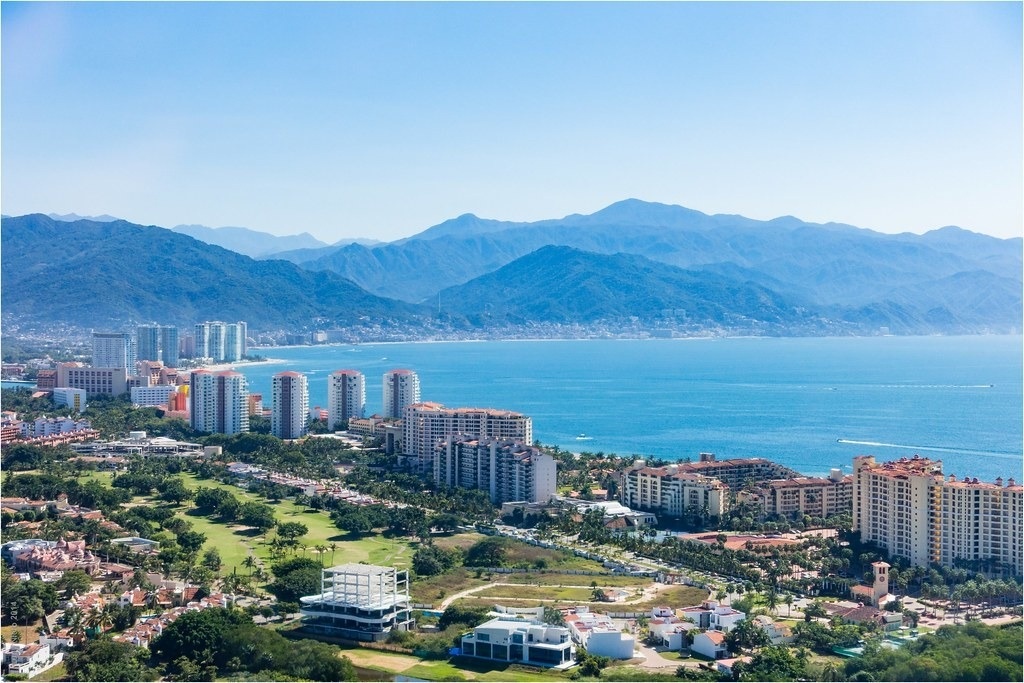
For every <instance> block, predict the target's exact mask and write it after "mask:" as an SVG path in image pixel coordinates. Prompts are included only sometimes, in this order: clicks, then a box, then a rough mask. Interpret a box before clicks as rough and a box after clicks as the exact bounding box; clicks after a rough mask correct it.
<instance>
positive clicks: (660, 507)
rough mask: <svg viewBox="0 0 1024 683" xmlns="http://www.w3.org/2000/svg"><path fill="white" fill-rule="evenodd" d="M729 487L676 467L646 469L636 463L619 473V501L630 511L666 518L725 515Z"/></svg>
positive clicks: (642, 464) (644, 466) (644, 464)
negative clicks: (648, 512)
mask: <svg viewBox="0 0 1024 683" xmlns="http://www.w3.org/2000/svg"><path fill="white" fill-rule="evenodd" d="M728 497H729V487H728V486H726V485H725V484H723V483H722V482H720V481H718V480H717V479H712V478H711V477H705V476H703V475H700V474H693V473H691V472H686V471H683V468H681V467H680V466H679V465H668V466H666V467H647V466H646V463H645V462H644V461H643V460H637V461H636V462H635V463H634V465H633V467H631V468H629V469H628V470H626V471H625V472H623V473H622V480H621V486H620V487H619V500H620V501H621V502H622V504H623V505H625V506H626V507H628V508H630V509H635V510H647V511H650V512H656V513H658V514H659V515H667V516H669V517H682V516H683V515H684V514H695V515H702V516H718V517H721V516H722V515H723V514H725V510H726V504H727V501H728Z"/></svg>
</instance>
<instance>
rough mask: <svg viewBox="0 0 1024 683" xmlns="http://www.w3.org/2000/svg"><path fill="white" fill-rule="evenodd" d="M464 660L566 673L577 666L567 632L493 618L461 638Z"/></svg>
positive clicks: (528, 621)
mask: <svg viewBox="0 0 1024 683" xmlns="http://www.w3.org/2000/svg"><path fill="white" fill-rule="evenodd" d="M460 652H461V653H462V654H463V655H465V656H467V657H476V658H478V659H490V660H494V661H498V662H505V663H510V662H516V663H520V664H527V665H530V666H543V667H551V668H560V669H565V668H568V667H570V666H572V665H573V664H575V662H576V648H575V646H574V645H573V642H572V637H571V636H570V633H569V629H568V628H566V627H565V626H553V625H551V624H545V623H543V622H540V621H536V620H526V619H510V618H508V617H495V618H494V619H491V620H490V621H486V622H484V623H483V624H480V625H479V626H477V627H476V628H474V629H473V631H472V632H471V633H467V634H465V635H464V636H462V639H461V641H460Z"/></svg>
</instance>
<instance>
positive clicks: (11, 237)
mask: <svg viewBox="0 0 1024 683" xmlns="http://www.w3.org/2000/svg"><path fill="white" fill-rule="evenodd" d="M0 245H2V249H3V258H4V280H3V289H2V291H0V303H2V308H3V316H4V320H5V322H6V321H10V320H17V321H19V322H20V323H21V324H29V325H32V324H35V325H44V324H47V323H53V322H61V323H64V324H70V325H77V326H80V327H85V328H89V327H103V326H108V325H126V324H131V323H134V322H139V321H151V320H158V321H161V322H165V323H169V324H170V323H176V324H179V325H186V324H191V323H194V322H196V321H199V320H216V319H221V320H246V321H248V322H249V324H250V327H251V328H252V329H256V330H259V329H264V330H267V329H302V328H305V327H315V326H320V327H336V326H346V325H351V326H358V327H361V328H365V327H371V328H372V327H379V326H386V325H389V324H391V325H410V324H419V323H418V322H417V320H418V319H419V317H420V315H421V309H420V308H419V307H417V306H414V305H410V304H407V303H403V302H400V301H392V300H388V299H384V298H381V297H377V296H374V295H372V294H369V293H367V292H365V291H364V290H362V289H360V288H359V287H358V286H356V285H355V284H353V283H352V282H350V281H348V280H345V279H344V278H342V277H340V276H339V275H336V274H335V273H327V272H319V273H317V272H312V271H307V270H303V269H301V268H298V267H297V266H295V265H293V264H291V263H288V262H286V261H256V260H253V259H251V258H249V257H247V256H244V255H241V254H237V253H235V252H233V251H228V250H227V249H223V248H221V247H217V246H212V245H208V244H205V243H203V242H200V241H198V240H195V239H193V238H192V237H189V236H187V235H182V234H178V233H176V232H172V231H170V230H166V229H164V228H158V227H156V226H141V225H135V224H132V223H128V222H126V221H113V222H96V221H84V220H83V221H75V222H62V221H55V220H53V219H51V218H49V217H47V216H44V215H42V214H31V215H28V216H19V217H15V218H4V219H3V229H2V230H0ZM55 249H56V250H58V251H59V255H60V256H59V258H53V254H54V250H55Z"/></svg>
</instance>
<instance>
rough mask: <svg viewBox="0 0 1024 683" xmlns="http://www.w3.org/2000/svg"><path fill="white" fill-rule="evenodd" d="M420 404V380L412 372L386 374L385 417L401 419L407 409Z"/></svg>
mask: <svg viewBox="0 0 1024 683" xmlns="http://www.w3.org/2000/svg"><path fill="white" fill-rule="evenodd" d="M419 402H420V378H419V376H418V375H417V374H416V373H415V372H413V371H412V370H401V369H397V370H391V371H390V372H385V373H384V417H394V418H399V417H402V416H403V415H404V414H405V408H406V407H407V406H411V405H412V404H414V403H419Z"/></svg>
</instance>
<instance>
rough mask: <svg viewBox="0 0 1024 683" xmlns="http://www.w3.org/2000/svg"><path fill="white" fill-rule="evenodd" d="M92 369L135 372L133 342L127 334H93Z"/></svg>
mask: <svg viewBox="0 0 1024 683" xmlns="http://www.w3.org/2000/svg"><path fill="white" fill-rule="evenodd" d="M92 367H94V368H125V369H126V370H132V371H134V370H135V340H134V339H132V335H130V334H128V333H127V332H93V334H92Z"/></svg>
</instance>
